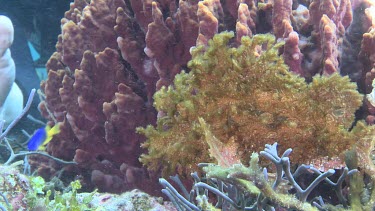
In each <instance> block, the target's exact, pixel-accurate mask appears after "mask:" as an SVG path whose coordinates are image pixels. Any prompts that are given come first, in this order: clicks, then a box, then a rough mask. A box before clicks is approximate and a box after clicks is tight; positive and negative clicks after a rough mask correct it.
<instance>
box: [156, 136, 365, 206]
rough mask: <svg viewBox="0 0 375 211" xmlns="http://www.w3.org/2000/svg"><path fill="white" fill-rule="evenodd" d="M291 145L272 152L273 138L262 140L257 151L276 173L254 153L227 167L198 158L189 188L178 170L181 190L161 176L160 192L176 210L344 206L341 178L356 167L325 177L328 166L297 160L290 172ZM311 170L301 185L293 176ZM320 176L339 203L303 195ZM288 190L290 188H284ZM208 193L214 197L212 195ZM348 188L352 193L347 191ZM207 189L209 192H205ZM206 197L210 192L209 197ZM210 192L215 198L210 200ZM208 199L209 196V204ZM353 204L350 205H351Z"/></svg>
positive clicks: (307, 193) (310, 190) (331, 170)
mask: <svg viewBox="0 0 375 211" xmlns="http://www.w3.org/2000/svg"><path fill="white" fill-rule="evenodd" d="M291 153H292V149H290V148H289V149H287V150H285V151H284V153H282V155H281V156H279V155H278V150H277V143H274V144H273V145H269V144H266V145H265V149H264V150H263V151H261V152H260V156H262V157H264V158H266V159H267V160H269V161H271V162H272V163H273V164H274V165H275V169H276V172H275V173H276V174H275V175H272V174H270V173H268V172H267V169H266V168H264V169H262V168H261V167H260V166H259V154H258V153H253V154H252V155H251V159H250V162H249V164H248V166H245V165H242V164H235V165H233V166H230V167H223V166H219V165H215V164H207V163H205V164H200V167H203V170H204V172H205V175H204V177H202V178H200V177H199V176H198V174H197V173H193V174H192V177H193V179H194V184H193V187H192V189H191V191H190V192H189V191H188V190H187V189H186V188H185V187H184V185H183V184H182V182H181V180H180V179H179V177H178V176H174V177H171V180H173V181H174V182H175V183H176V184H177V185H178V187H179V189H180V190H182V191H181V193H179V192H178V191H177V190H176V188H174V187H173V186H172V185H171V184H170V183H169V182H168V181H167V180H165V179H160V180H159V181H160V183H161V184H162V185H163V187H164V189H163V190H162V191H163V193H164V194H166V195H167V196H168V198H169V199H170V200H171V201H172V202H173V204H174V205H175V206H176V208H177V210H178V211H185V210H194V211H202V210H205V211H209V210H212V211H214V210H216V211H218V210H226V211H229V210H248V211H250V210H276V209H280V208H281V210H282V208H288V209H292V210H303V211H315V210H316V211H317V210H347V209H348V208H349V206H348V199H347V198H346V197H345V196H344V192H343V183H344V181H345V179H346V178H347V177H352V176H355V175H356V174H358V170H356V169H352V170H348V168H344V169H343V170H342V173H341V175H340V176H339V177H338V179H337V181H336V182H333V181H332V180H331V179H330V178H329V177H330V176H332V175H333V174H334V173H335V170H333V169H329V170H328V171H326V172H320V171H319V170H318V169H316V168H314V167H312V166H309V165H301V166H299V167H298V168H297V169H296V170H295V171H294V172H293V173H292V170H291V165H290V160H289V155H290V154H291ZM305 173H307V174H311V175H312V174H315V176H314V177H315V178H314V180H312V181H311V183H310V184H308V185H306V188H302V186H300V185H299V184H298V183H297V180H296V178H298V177H300V176H301V175H303V174H305ZM323 182H325V183H326V184H327V185H328V186H330V187H331V189H333V190H334V192H335V193H336V195H337V198H338V199H339V205H338V206H336V207H335V206H333V205H331V204H329V203H326V202H324V201H325V200H327V199H324V200H323V198H322V197H321V196H318V197H315V198H313V199H311V200H309V201H307V198H308V196H309V195H310V194H311V192H312V191H313V190H314V189H316V188H317V186H318V185H319V184H320V183H323ZM290 190H294V191H295V193H294V194H293V193H291V192H289V191H290ZM211 194H213V195H214V196H215V197H212V195H211ZM351 194H353V193H351ZM210 195H211V196H210ZM210 197H211V198H210ZM213 198H215V200H212V199H213ZM210 201H214V202H215V203H214V204H213V203H212V202H210ZM351 210H355V209H351Z"/></svg>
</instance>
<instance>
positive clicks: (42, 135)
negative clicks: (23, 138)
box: [27, 124, 60, 151]
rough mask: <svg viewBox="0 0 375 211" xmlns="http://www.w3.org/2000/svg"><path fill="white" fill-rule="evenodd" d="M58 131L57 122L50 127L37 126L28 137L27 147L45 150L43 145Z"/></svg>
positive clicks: (33, 149)
mask: <svg viewBox="0 0 375 211" xmlns="http://www.w3.org/2000/svg"><path fill="white" fill-rule="evenodd" d="M58 133H60V127H59V124H56V125H55V126H53V127H52V128H51V127H50V126H46V127H42V128H39V129H38V130H37V131H35V133H34V135H33V136H32V137H31V138H30V140H29V143H28V144H27V148H28V149H29V150H30V151H36V150H45V146H46V145H47V144H48V142H50V141H51V139H52V137H53V136H54V135H56V134H58Z"/></svg>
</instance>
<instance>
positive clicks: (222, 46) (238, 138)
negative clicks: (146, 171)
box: [140, 32, 362, 173]
mask: <svg viewBox="0 0 375 211" xmlns="http://www.w3.org/2000/svg"><path fill="white" fill-rule="evenodd" d="M233 37H234V34H233V33H229V32H224V33H221V34H218V35H215V36H214V38H213V39H212V40H210V41H209V42H208V47H205V46H198V47H197V48H195V49H194V50H193V51H192V57H193V58H192V60H191V61H190V62H189V64H188V67H189V68H190V69H191V71H190V72H189V73H184V72H183V73H181V74H178V75H176V78H175V81H174V86H173V87H172V86H170V87H168V88H162V89H161V90H159V91H158V92H157V93H156V94H155V95H154V98H155V103H154V104H155V107H156V109H157V110H158V111H159V112H162V113H163V114H164V116H162V117H161V118H159V119H158V122H157V126H155V127H153V126H148V127H147V128H146V129H140V132H141V133H143V134H145V135H146V136H147V138H148V140H147V141H146V143H145V144H143V147H146V148H147V149H148V154H145V155H143V156H142V157H141V161H142V162H143V163H144V164H146V165H147V166H149V167H150V168H151V169H158V168H159V167H160V166H161V167H163V168H164V170H165V172H168V173H169V172H173V171H175V170H176V169H180V170H182V169H187V172H190V171H191V169H192V168H194V167H195V166H196V164H197V163H201V162H207V161H210V158H209V153H207V152H208V145H207V143H206V141H205V137H204V135H203V131H202V127H201V126H200V124H199V121H198V118H199V117H201V118H203V119H204V120H205V121H206V122H207V124H208V125H210V128H211V131H212V134H213V135H214V136H215V137H217V139H219V140H220V141H222V142H223V144H224V145H226V146H225V147H228V148H232V147H237V154H238V156H239V157H240V158H241V160H242V161H243V162H247V159H248V158H249V157H250V154H249V153H251V152H253V151H259V150H261V149H262V147H263V146H264V145H265V144H266V143H270V142H271V141H273V140H277V141H278V142H279V143H280V146H281V148H282V149H286V148H293V149H294V153H293V155H292V158H293V160H294V161H295V162H298V163H302V162H309V161H312V160H313V159H316V158H318V159H319V158H321V157H325V156H328V157H334V156H337V155H339V154H340V153H342V152H344V151H345V150H347V149H349V148H350V146H351V145H352V144H354V143H355V142H356V141H357V139H358V138H359V137H360V136H359V135H360V134H356V136H354V135H353V134H352V133H350V132H349V129H350V128H351V126H352V123H353V121H354V113H355V111H356V110H357V109H358V108H359V106H360V105H361V103H362V95H361V94H359V93H358V91H357V90H356V88H357V86H356V84H355V83H353V82H350V80H349V77H342V76H340V75H339V74H337V73H335V74H332V75H329V76H315V77H313V79H312V82H311V83H310V84H307V83H306V82H305V80H304V78H302V77H300V76H298V75H296V74H294V73H291V72H289V71H288V67H287V66H286V65H285V64H284V62H283V59H282V57H280V56H278V48H279V47H280V46H282V44H283V43H280V42H279V43H276V41H275V37H274V36H272V35H255V36H254V37H253V38H252V39H250V38H249V37H243V38H242V41H241V42H242V43H241V45H240V46H239V47H238V48H231V47H230V46H228V42H229V40H230V39H231V38H233ZM306 149H308V150H306ZM228 150H229V149H228Z"/></svg>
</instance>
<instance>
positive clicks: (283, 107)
mask: <svg viewBox="0 0 375 211" xmlns="http://www.w3.org/2000/svg"><path fill="white" fill-rule="evenodd" d="M374 11H375V2H374V1H370V0H352V1H350V0H341V1H335V0H334V1H333V0H312V1H292V0H283V1H281V0H275V1H252V0H226V1H220V0H202V1H198V0H185V1H184V0H180V1H176V0H174V1H172V0H158V1H156V0H155V1H152V0H142V1H140V0H128V1H124V0H91V1H86V0H75V1H74V2H73V3H72V4H71V6H70V10H69V11H67V12H66V13H65V17H64V18H63V19H62V20H61V29H62V32H61V35H59V37H58V42H57V44H56V52H55V53H54V54H53V55H52V56H51V58H50V59H49V61H48V62H47V65H46V67H47V70H48V79H47V80H46V81H43V82H42V84H41V93H40V94H41V96H42V98H43V100H42V102H41V103H40V105H39V108H40V111H41V113H42V115H43V116H44V117H45V118H46V119H47V120H48V121H49V122H48V123H47V124H48V125H51V126H52V125H56V124H58V125H59V130H60V131H59V133H58V134H56V135H54V136H53V138H52V140H51V141H50V142H49V143H48V145H47V147H46V152H48V153H49V154H50V155H51V156H53V157H54V158H59V159H62V160H65V161H74V162H76V163H77V165H67V166H65V165H64V166H63V167H62V166H61V164H59V163H58V162H56V159H50V158H46V157H45V156H37V155H34V156H32V157H30V158H29V161H30V164H31V166H32V167H33V170H35V171H36V173H37V174H38V175H40V176H43V177H44V178H47V179H50V178H51V176H54V175H56V174H58V173H59V174H60V173H61V176H62V177H61V179H62V180H63V181H64V182H65V183H67V184H69V183H70V182H71V181H73V180H74V179H79V180H80V182H81V183H82V185H83V188H84V190H93V189H95V188H97V189H98V191H99V192H112V193H122V192H125V191H129V190H132V189H140V190H142V191H145V192H147V193H150V194H153V195H161V189H162V188H163V187H164V189H163V191H162V192H163V193H164V194H165V195H166V196H167V197H168V198H169V199H170V200H171V201H172V202H173V203H174V205H175V206H176V207H177V209H178V210H218V209H222V210H238V209H239V210H275V209H277V210H286V209H287V208H292V209H296V210H340V209H351V210H372V209H373V207H374V204H375V192H374V191H373V190H374V188H375V187H374V185H375V166H374V164H373V160H372V157H373V155H372V151H373V148H374V143H375V136H374V134H375V128H374V126H372V125H373V124H374V123H375V97H374V96H375V91H373V88H374V87H373V84H374V83H375V82H373V81H374V78H375V69H374V64H375V12H374ZM8 47H9V46H8ZM0 80H3V79H2V78H0ZM0 85H1V84H0ZM1 91H2V90H1ZM8 92H9V91H8ZM1 96H2V95H1V93H0V97H1ZM0 100H1V98H0ZM0 103H1V101H0ZM0 106H1V104H0ZM0 108H1V107H0ZM275 142H277V143H278V149H276V146H277V144H274V145H267V144H272V143H275ZM265 146H266V149H264V147H265ZM262 150H263V151H262ZM278 150H279V151H282V152H284V154H283V155H278ZM291 150H293V152H292V151H291ZM260 151H262V152H260ZM255 152H260V156H259V157H258V154H256V153H255ZM199 163H201V164H199ZM208 163H211V164H208ZM303 163H305V164H309V165H307V166H305V165H302V166H299V167H298V168H297V169H296V170H294V169H295V168H294V166H296V165H298V164H303ZM198 164H199V165H198ZM271 164H273V165H271ZM310 164H311V166H310ZM344 166H347V167H345V168H343V167H344ZM61 168H63V171H60V170H61ZM333 169H336V171H335V170H333ZM194 171H198V172H199V173H193V174H192V175H193V179H194V182H193V186H192V187H193V188H192V190H191V192H190V193H189V191H190V190H187V189H186V188H185V187H187V186H186V184H187V183H189V179H188V178H189V176H188V175H190V174H191V173H192V172H194ZM335 172H336V173H335ZM176 173H178V174H179V175H180V176H181V177H182V178H184V179H183V180H180V179H178V177H172V179H171V180H169V181H170V182H171V181H174V183H177V186H178V187H179V191H180V192H178V190H176V189H175V188H174V187H173V186H172V184H171V183H173V182H171V183H169V181H167V180H165V179H161V180H160V184H159V183H158V179H159V177H161V176H163V177H164V178H168V176H170V175H173V174H176ZM334 173H335V174H334ZM198 175H199V176H198ZM301 175H302V176H301ZM335 177H336V178H335ZM302 186H303V187H302ZM325 188H326V189H327V188H328V189H330V190H333V191H334V193H333V194H332V195H329V194H328V193H325V192H324V190H325Z"/></svg>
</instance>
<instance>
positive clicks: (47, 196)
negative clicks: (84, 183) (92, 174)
mask: <svg viewBox="0 0 375 211" xmlns="http://www.w3.org/2000/svg"><path fill="white" fill-rule="evenodd" d="M31 187H32V191H29V192H28V195H27V201H28V205H29V207H30V208H32V210H60V211H64V210H65V211H81V210H85V211H88V210H102V209H101V208H100V207H98V208H90V207H89V206H88V204H89V203H90V202H91V200H92V199H93V195H94V194H95V193H96V191H94V192H92V193H90V194H88V195H86V196H84V197H83V198H81V199H78V197H77V190H79V189H81V184H80V182H79V181H78V180H76V181H73V182H71V183H70V188H71V190H70V191H67V192H64V193H57V192H56V193H55V194H54V197H53V198H52V199H51V190H45V188H46V183H45V181H44V179H43V178H42V177H32V178H31Z"/></svg>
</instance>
